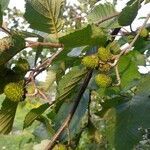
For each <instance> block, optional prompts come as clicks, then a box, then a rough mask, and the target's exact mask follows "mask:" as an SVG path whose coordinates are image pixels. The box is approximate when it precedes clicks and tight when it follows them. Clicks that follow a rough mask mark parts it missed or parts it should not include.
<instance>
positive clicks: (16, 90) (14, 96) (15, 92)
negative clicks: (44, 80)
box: [4, 82, 24, 102]
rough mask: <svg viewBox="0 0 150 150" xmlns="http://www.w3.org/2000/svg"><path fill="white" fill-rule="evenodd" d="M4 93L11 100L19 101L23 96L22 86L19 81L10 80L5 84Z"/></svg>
mask: <svg viewBox="0 0 150 150" xmlns="http://www.w3.org/2000/svg"><path fill="white" fill-rule="evenodd" d="M4 94H5V95H6V97H7V98H8V99H10V100H11V101H14V102H19V101H21V100H22V99H23V96H24V90H23V86H22V84H19V83H15V82H10V83H8V84H7V85H6V86H5V88H4Z"/></svg>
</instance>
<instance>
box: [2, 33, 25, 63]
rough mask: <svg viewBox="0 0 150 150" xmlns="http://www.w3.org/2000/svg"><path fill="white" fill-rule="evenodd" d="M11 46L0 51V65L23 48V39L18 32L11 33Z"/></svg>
mask: <svg viewBox="0 0 150 150" xmlns="http://www.w3.org/2000/svg"><path fill="white" fill-rule="evenodd" d="M11 38H12V46H11V47H10V48H9V49H8V50H5V51H3V52H1V53H0V65H4V64H6V63H7V62H8V61H9V60H10V59H11V58H13V57H14V56H15V55H16V54H17V53H19V52H20V51H21V50H23V49H24V48H25V39H24V37H23V35H21V34H19V33H12V37H11Z"/></svg>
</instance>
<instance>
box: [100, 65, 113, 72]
mask: <svg viewBox="0 0 150 150" xmlns="http://www.w3.org/2000/svg"><path fill="white" fill-rule="evenodd" d="M110 69H111V66H110V65H109V64H100V67H99V70H100V71H101V72H108V71H109V70H110Z"/></svg>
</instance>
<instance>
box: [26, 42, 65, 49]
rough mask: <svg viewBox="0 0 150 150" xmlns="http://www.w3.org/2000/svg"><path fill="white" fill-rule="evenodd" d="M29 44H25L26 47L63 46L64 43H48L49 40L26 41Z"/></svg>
mask: <svg viewBox="0 0 150 150" xmlns="http://www.w3.org/2000/svg"><path fill="white" fill-rule="evenodd" d="M27 42H28V44H29V45H27V46H26V48H28V47H31V48H34V47H38V46H44V47H48V48H49V47H53V48H63V47H64V45H63V44H61V43H50V42H32V41H27Z"/></svg>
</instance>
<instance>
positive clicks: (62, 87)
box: [56, 66, 87, 101]
mask: <svg viewBox="0 0 150 150" xmlns="http://www.w3.org/2000/svg"><path fill="white" fill-rule="evenodd" d="M86 73H87V70H86V69H85V68H80V67H77V66H76V67H73V68H72V69H71V70H70V71H69V73H67V74H66V75H64V76H63V78H62V79H61V80H60V82H59V84H58V89H57V96H56V99H57V100H59V101H61V100H63V99H65V98H68V97H69V96H70V95H71V94H72V92H73V93H74V92H75V88H76V87H77V85H78V83H79V82H80V81H81V80H82V79H83V78H84V76H85V74H86Z"/></svg>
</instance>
